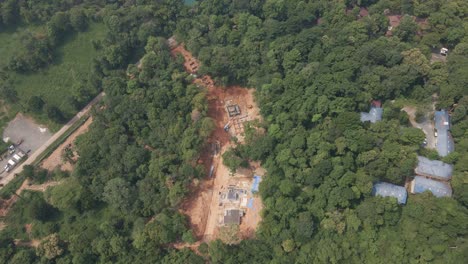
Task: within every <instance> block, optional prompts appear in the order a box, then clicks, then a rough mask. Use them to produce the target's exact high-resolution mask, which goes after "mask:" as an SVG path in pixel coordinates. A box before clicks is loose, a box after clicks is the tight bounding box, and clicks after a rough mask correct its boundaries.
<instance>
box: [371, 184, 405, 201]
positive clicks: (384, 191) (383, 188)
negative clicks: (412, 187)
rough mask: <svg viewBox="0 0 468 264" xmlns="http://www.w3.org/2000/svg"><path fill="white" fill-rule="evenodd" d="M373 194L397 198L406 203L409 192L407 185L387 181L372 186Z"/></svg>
mask: <svg viewBox="0 0 468 264" xmlns="http://www.w3.org/2000/svg"><path fill="white" fill-rule="evenodd" d="M372 195H374V196H377V195H378V196H382V197H394V198H397V200H398V203H399V204H406V199H407V198H408V193H407V192H406V189H405V187H403V186H398V185H395V184H391V183H386V182H378V183H376V184H374V187H373V188H372Z"/></svg>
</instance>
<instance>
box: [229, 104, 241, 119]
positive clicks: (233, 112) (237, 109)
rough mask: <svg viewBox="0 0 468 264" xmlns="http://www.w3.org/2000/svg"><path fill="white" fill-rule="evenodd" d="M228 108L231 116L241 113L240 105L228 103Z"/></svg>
mask: <svg viewBox="0 0 468 264" xmlns="http://www.w3.org/2000/svg"><path fill="white" fill-rule="evenodd" d="M226 109H227V112H228V115H229V117H235V116H238V115H240V114H241V111H240V107H239V105H228V106H227V107H226Z"/></svg>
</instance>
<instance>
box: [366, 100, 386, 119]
mask: <svg viewBox="0 0 468 264" xmlns="http://www.w3.org/2000/svg"><path fill="white" fill-rule="evenodd" d="M382 113H383V109H382V103H381V102H380V101H378V100H374V101H372V103H371V108H370V111H369V113H366V112H361V122H367V121H369V122H371V123H376V122H377V121H380V120H382Z"/></svg>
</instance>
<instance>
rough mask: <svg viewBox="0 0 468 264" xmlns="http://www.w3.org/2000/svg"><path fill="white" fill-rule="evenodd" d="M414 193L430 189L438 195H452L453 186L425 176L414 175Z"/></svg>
mask: <svg viewBox="0 0 468 264" xmlns="http://www.w3.org/2000/svg"><path fill="white" fill-rule="evenodd" d="M412 184H413V188H412V192H413V193H423V192H425V191H430V192H432V194H433V195H434V196H436V197H450V196H452V188H451V187H450V185H449V184H446V183H443V182H439V181H435V180H431V179H427V178H424V177H422V176H416V177H414V181H413V183H412Z"/></svg>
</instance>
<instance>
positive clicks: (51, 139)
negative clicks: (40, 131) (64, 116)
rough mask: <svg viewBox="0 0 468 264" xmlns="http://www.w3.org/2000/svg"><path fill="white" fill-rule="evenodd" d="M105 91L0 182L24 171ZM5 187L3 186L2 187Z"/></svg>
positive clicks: (99, 96) (99, 98) (102, 94)
mask: <svg viewBox="0 0 468 264" xmlns="http://www.w3.org/2000/svg"><path fill="white" fill-rule="evenodd" d="M104 95H105V93H104V92H102V93H100V94H99V95H98V96H96V97H95V98H94V99H93V100H91V102H90V103H89V104H88V105H86V106H85V107H84V108H83V109H82V110H81V111H80V112H78V113H77V114H76V115H75V116H74V117H73V118H72V119H71V120H70V121H69V122H68V123H67V124H65V125H64V126H63V127H62V128H61V129H60V130H59V131H58V132H57V133H55V134H54V135H53V136H52V137H51V138H50V139H49V140H47V142H46V143H44V144H43V145H42V146H41V147H39V148H38V149H37V151H36V152H34V153H33V154H32V155H30V156H29V157H28V159H27V160H26V161H25V162H23V163H22V164H20V165H19V166H18V167H16V168H15V169H14V170H13V171H11V172H10V173H9V174H8V175H6V176H5V177H3V178H2V179H1V180H0V184H3V185H7V184H8V183H9V182H10V181H11V180H13V178H14V177H15V175H16V174H20V173H21V172H22V171H23V167H24V166H25V165H30V164H32V163H33V162H34V161H35V160H36V159H37V157H39V155H40V154H41V153H42V152H44V151H45V150H46V149H47V148H48V147H49V146H50V145H51V144H52V143H54V142H55V141H56V140H57V139H58V138H59V137H60V136H62V135H63V133H65V132H66V131H67V130H68V129H69V128H70V127H71V126H73V125H74V124H75V123H76V122H77V121H78V120H80V118H81V117H82V116H84V115H86V114H87V113H88V112H89V111H90V110H91V108H92V107H93V105H95V104H96V103H98V102H99V101H100V100H101V99H102V97H104ZM2 188H3V187H2Z"/></svg>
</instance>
